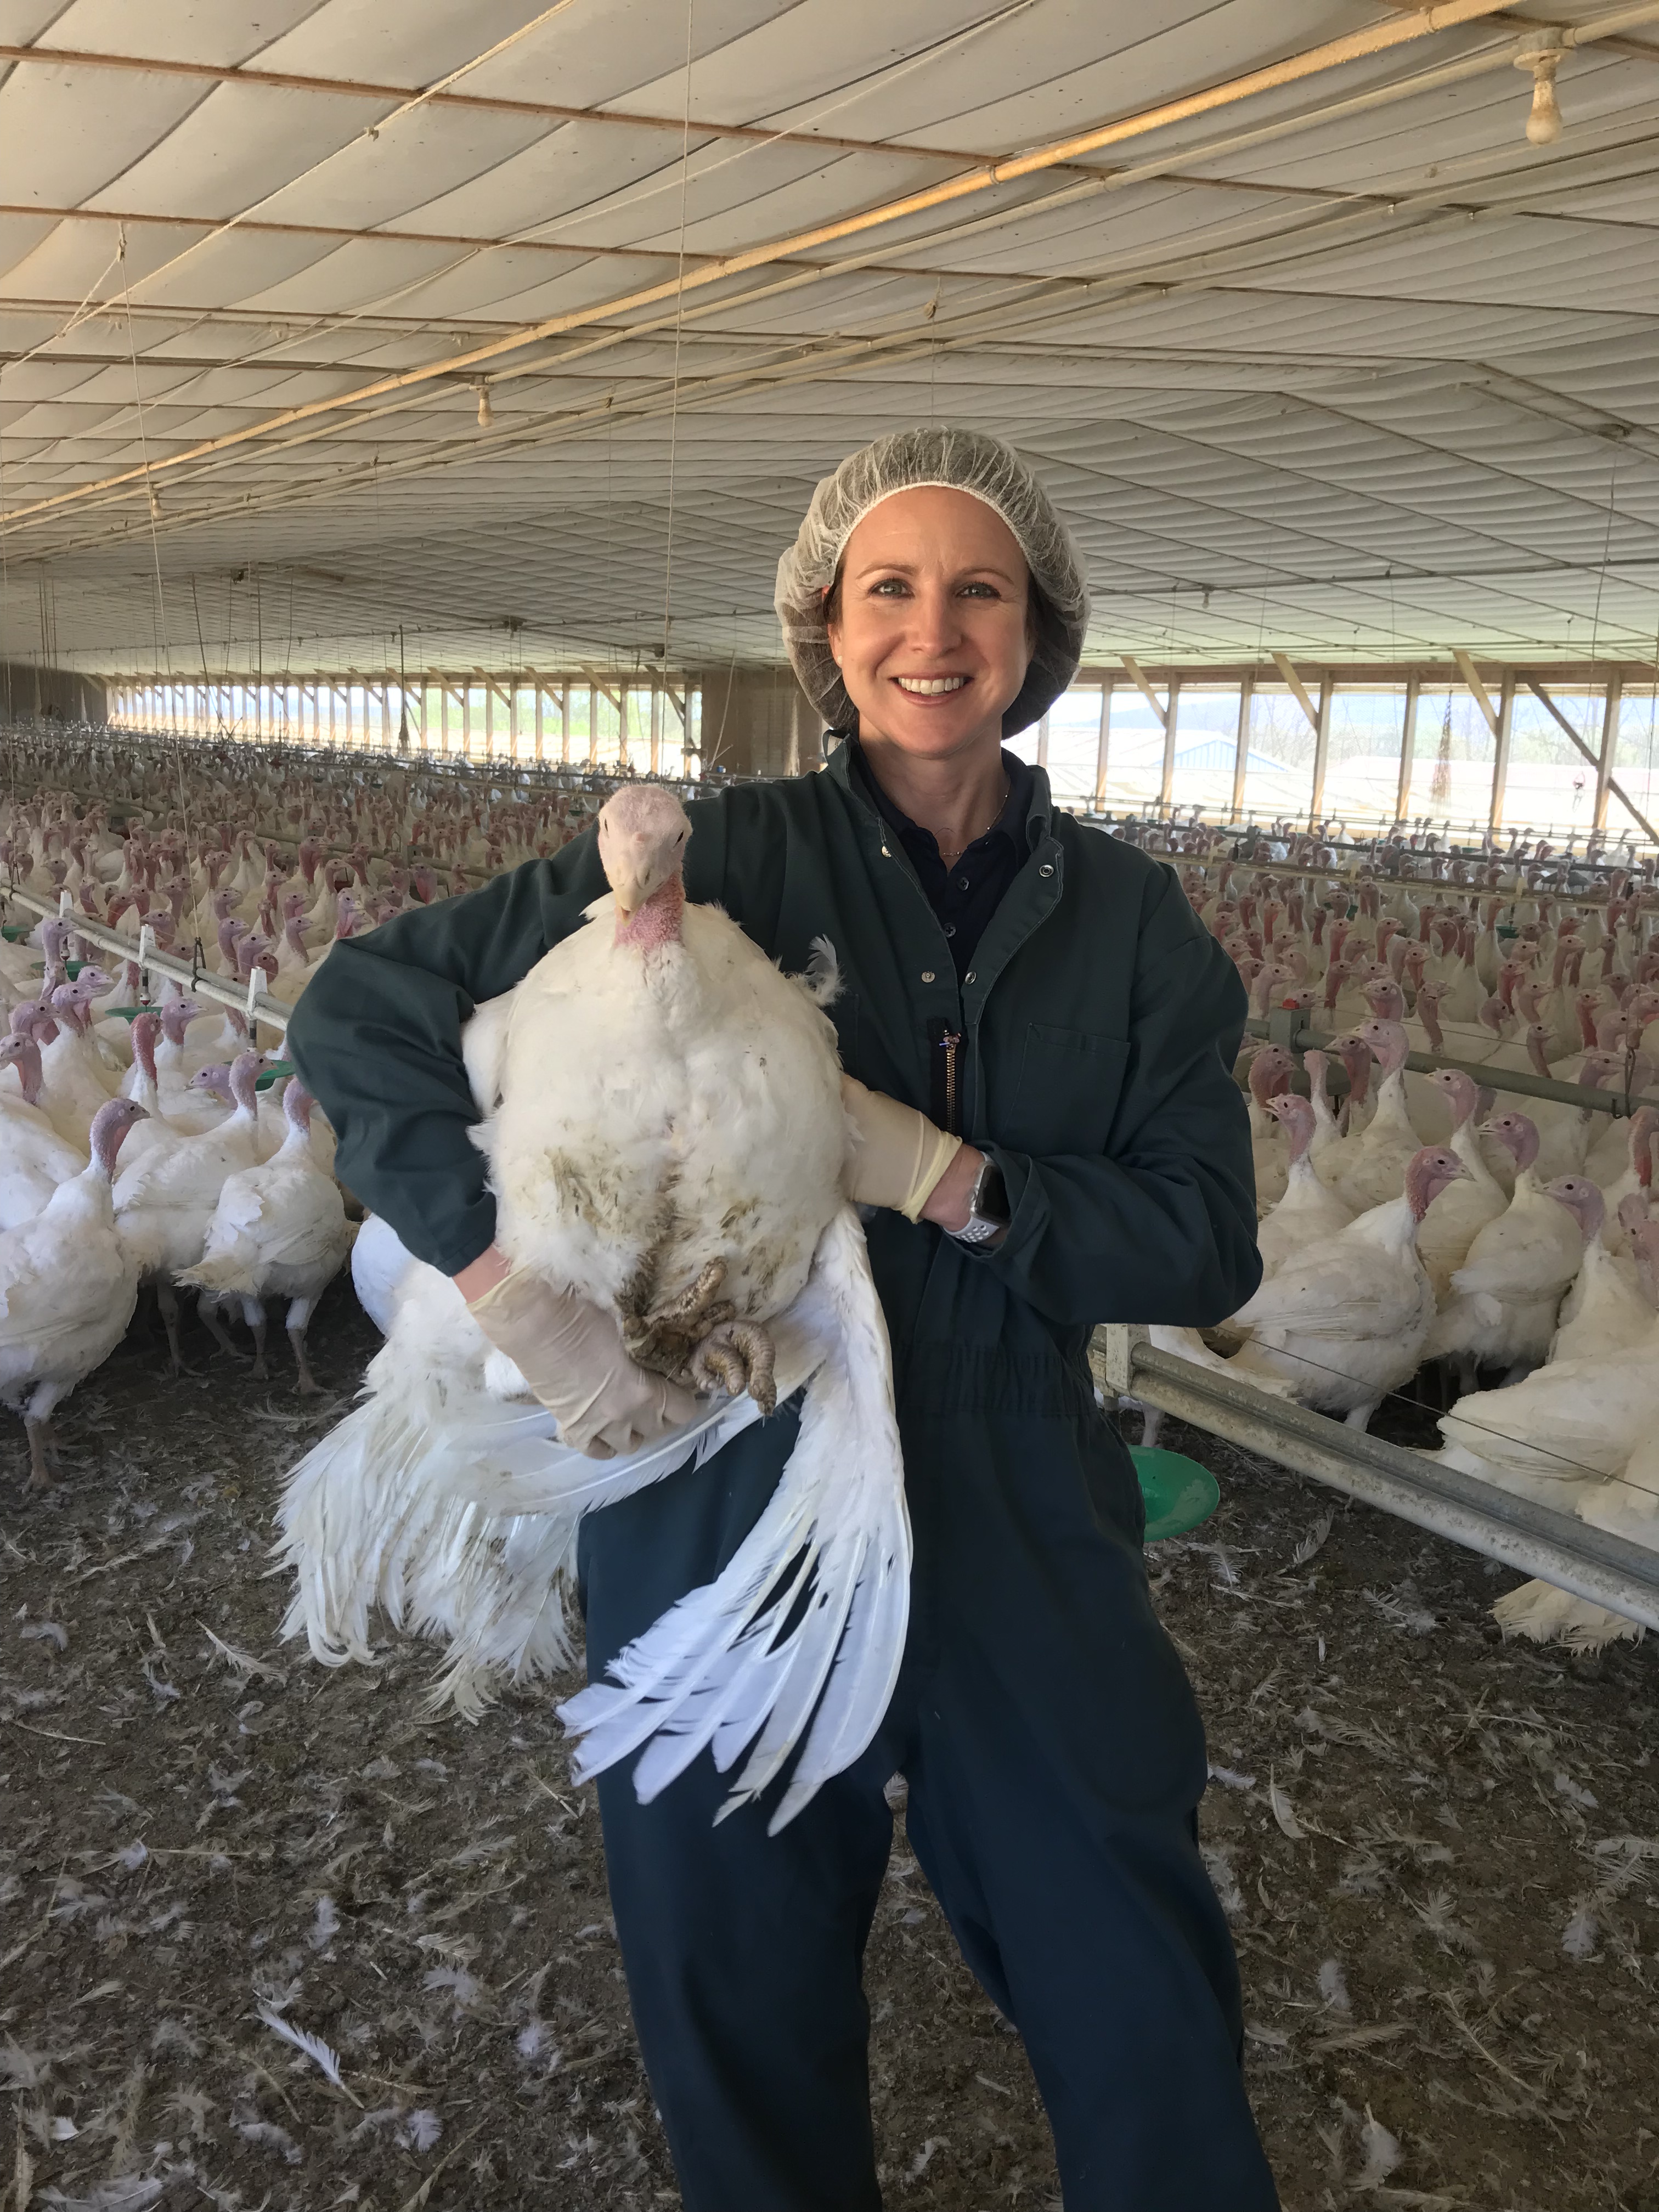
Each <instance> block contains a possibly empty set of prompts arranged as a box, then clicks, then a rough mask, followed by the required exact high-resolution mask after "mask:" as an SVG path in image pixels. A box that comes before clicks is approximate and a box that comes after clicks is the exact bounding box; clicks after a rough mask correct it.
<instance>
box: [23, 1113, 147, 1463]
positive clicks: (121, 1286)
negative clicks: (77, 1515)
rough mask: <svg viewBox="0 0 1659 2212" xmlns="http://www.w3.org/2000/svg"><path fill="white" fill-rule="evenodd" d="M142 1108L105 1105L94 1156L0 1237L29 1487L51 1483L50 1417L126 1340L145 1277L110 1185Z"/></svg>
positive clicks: (95, 1131) (96, 1125) (96, 1126)
mask: <svg viewBox="0 0 1659 2212" xmlns="http://www.w3.org/2000/svg"><path fill="white" fill-rule="evenodd" d="M143 1118H144V1114H143V1107H142V1106H138V1105H135V1104H134V1103H133V1102H132V1100H131V1099H130V1098H116V1099H108V1100H106V1102H105V1103H104V1104H103V1105H102V1106H101V1107H100V1109H99V1111H98V1112H97V1114H96V1115H94V1118H93V1124H92V1129H91V1132H90V1136H91V1146H92V1157H91V1158H90V1160H89V1161H88V1164H87V1165H86V1166H85V1167H84V1168H83V1169H82V1171H81V1172H80V1174H79V1175H77V1176H72V1177H71V1178H70V1180H69V1181H68V1182H62V1183H60V1184H59V1185H58V1188H57V1189H56V1190H55V1191H53V1193H52V1196H51V1198H50V1199H49V1200H47V1202H46V1206H44V1207H43V1209H42V1210H41V1212H39V1213H38V1214H36V1215H35V1217H34V1218H33V1220H32V1221H26V1222H24V1223H23V1224H22V1225H21V1227H20V1228H16V1229H9V1230H7V1231H5V1232H4V1234H3V1235H0V1398H3V1400H4V1401H5V1402H6V1404H7V1405H9V1407H11V1409H12V1411H13V1412H14V1413H17V1414H19V1415H20V1416H21V1419H22V1422H23V1426H24V1428H25V1430H26V1431H27V1435H28V1441H29V1479H30V1482H31V1486H33V1487H34V1488H37V1489H45V1488H46V1486H48V1485H49V1484H50V1482H51V1480H52V1474H51V1461H52V1414H53V1413H54V1411H55V1410H56V1408H57V1407H58V1406H59V1405H61V1404H62V1402H63V1401H64V1399H65V1398H66V1397H68V1395H69V1394H70V1391H71V1390H73V1389H74V1388H75V1386H76V1383H79V1382H81V1381H82V1379H83V1378H84V1377H85V1376H88V1375H90V1374H91V1372H92V1370H93V1369H94V1367H99V1366H101V1365H102V1364H103V1363H104V1361H105V1360H106V1359H107V1358H109V1355H110V1354H111V1352H113V1351H114V1349H115V1347H116V1346H117V1345H118V1343H119V1342H120V1341H121V1339H122V1338H123V1337H124V1336H125V1334H126V1330H127V1324H128V1322H130V1321H131V1319H132V1310H133V1307H134V1305H135V1304H137V1297H138V1270H137V1265H136V1263H135V1262H134V1261H133V1258H132V1255H131V1253H130V1252H129V1251H128V1249H127V1248H126V1246H125V1244H124V1243H122V1241H121V1239H120V1237H118V1236H117V1234H116V1231H115V1214H114V1208H113V1206H112V1203H111V1194H110V1185H111V1180H112V1176H113V1175H114V1172H115V1161H116V1155H117V1154H118V1152H119V1151H120V1149H121V1139H123V1137H125V1135H126V1133H127V1131H128V1130H129V1129H130V1128H131V1127H132V1125H133V1123H134V1122H135V1121H143Z"/></svg>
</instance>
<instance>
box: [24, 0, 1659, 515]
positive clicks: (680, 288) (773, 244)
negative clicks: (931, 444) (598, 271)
mask: <svg viewBox="0 0 1659 2212" xmlns="http://www.w3.org/2000/svg"><path fill="white" fill-rule="evenodd" d="M1508 4H1509V0H1443V4H1442V5H1440V6H1437V7H1432V8H1425V9H1421V10H1420V11H1417V12H1414V13H1413V14H1411V15H1399V16H1393V17H1390V18H1389V20H1388V21H1385V22H1382V23H1376V24H1372V25H1370V27H1367V28H1366V29H1364V30H1363V31H1357V32H1352V33H1349V34H1348V35H1347V36H1346V37H1344V38H1340V39H1334V40H1328V41H1327V42H1326V43H1324V44H1323V45H1321V46H1312V47H1310V48H1308V49H1307V50H1306V51H1305V52H1302V53H1299V54H1293V55H1291V56H1289V57H1287V58H1285V60H1283V61H1279V62H1274V63H1273V64H1269V65H1268V66H1267V68H1265V69H1259V70H1250V71H1249V72H1248V73H1247V74H1246V75H1244V76H1237V77H1233V78H1231V79H1230V80H1228V81H1227V82H1225V83H1222V84H1218V85H1213V86H1211V87H1210V88H1207V89H1206V90H1205V91H1203V92H1199V93H1193V94H1188V95H1187V96H1186V97H1185V98H1182V99H1180V100H1166V101H1163V102H1160V103H1159V104H1158V106H1153V107H1150V108H1145V109H1142V110H1141V111H1140V112H1139V113H1137V114H1134V115H1131V116H1126V117H1123V118H1121V119H1119V120H1118V121H1116V122H1113V123H1107V124H1102V125H1099V126H1098V127H1097V128H1096V129H1094V130H1091V131H1084V132H1081V133H1079V134H1078V135H1077V136H1075V137H1069V138H1064V139H1060V140H1056V141H1054V142H1051V143H1049V144H1048V145H1045V146H1042V147H1038V148H1036V149H1033V150H1031V151H1030V152H1029V153H1025V154H1019V155H1012V156H1010V157H1009V158H1007V159H1006V160H1003V161H993V162H987V163H986V164H985V165H983V166H982V167H977V168H975V169H972V170H970V171H969V172H967V173H965V174H963V175H962V176H959V177H953V178H949V179H945V180H944V181H942V182H941V183H939V184H937V185H930V186H928V187H927V189H926V190H924V191H919V192H912V193H908V194H907V195H905V196H904V197H902V198H900V199H896V200H890V201H887V202H885V203H884V204H881V205H879V206H877V207H873V208H868V209H866V210H863V211H862V212H860V213H859V214H856V215H851V216H842V217H840V218H839V219H838V220H836V221H835V222H828V223H822V224H819V225H817V226H816V227H815V228H811V229H810V230H805V231H799V232H796V233H795V234H793V235H792V236H790V237H787V238H781V239H773V240H769V241H768V242H767V243H765V244H763V245H761V246H751V247H750V248H749V249H748V250H747V251H746V252H741V253H736V254H731V255H728V256H726V257H725V258H721V259H719V260H715V261H711V262H708V263H705V264H703V265H702V267H700V268H694V269H686V270H681V271H680V272H678V274H677V275H676V276H671V277H669V278H665V280H664V281H663V282H661V283H657V284H653V285H647V286H645V287H643V288H642V289H639V290H637V291H634V292H629V293H625V294H623V295H620V296H619V297H617V298H613V299H611V300H607V301H596V302H594V303H593V304H592V306H589V307H580V308H574V309H572V310H571V311H569V312H568V313H565V314H562V315H554V316H550V317H549V318H548V319H545V320H544V321H542V322H539V323H536V324H532V325H528V326H527V327H526V328H525V329H524V330H522V331H516V332H514V333H513V334H512V335H511V336H510V337H502V338H498V339H495V340H492V341H491V342H490V343H489V344H487V345H483V346H477V347H474V348H473V349H471V351H470V352H467V353H464V354H459V355H451V356H449V357H448V358H447V359H445V360H441V361H432V362H423V363H422V364H421V365H420V366H418V367H416V368H410V369H404V370H402V371H400V372H398V374H394V375H392V376H386V377H381V378H380V379H378V380H375V381H374V382H373V383H370V384H366V385H362V386H359V387H358V388H357V389H356V391H353V392H342V393H338V394H337V395H336V396H334V397H333V398H327V399H315V400H309V401H307V402H306V403H305V404H302V405H301V406H298V407H291V408H288V409H286V410H283V411H282V412H281V413H279V414H276V415H272V416H268V417H266V419H265V420H264V422H254V423H249V424H248V425H246V427H245V428H242V429H240V430H234V431H229V432H227V433H225V434H224V435H222V436H221V437H218V438H210V439H205V440H203V441H200V442H198V443H197V444H196V445H194V446H190V447H185V449H184V450H183V451H182V452H180V453H173V454H166V455H161V456H158V457H157V458H156V459H154V460H152V461H150V462H149V464H148V465H143V466H140V467H137V468H134V469H127V470H124V471H119V472H118V473H117V474H115V475H112V476H108V477H100V479H98V480H97V481H96V482H94V483H88V484H82V485H78V486H76V489H74V490H72V491H67V492H59V493H57V494H55V495H53V496H52V498H50V499H46V500H38V501H34V502H33V503H32V504H31V505H29V506H27V507H20V508H18V509H17V510H16V511H15V513H14V514H12V515H10V516H9V517H7V518H6V520H7V522H8V524H9V526H10V525H15V524H16V523H18V522H21V521H22V520H26V519H27V518H28V517H30V516H33V515H36V514H42V513H51V512H53V511H56V510H59V509H62V508H63V507H69V506H72V505H75V504H76V503H77V502H79V501H82V500H85V499H88V498H89V497H91V496H92V495H94V494H95V493H99V492H104V491H108V490H111V489H114V488H116V487H118V486H119V485H123V484H132V483H149V482H150V481H151V480H152V479H153V478H154V477H155V476H156V475H158V474H160V473H161V471H165V470H173V469H178V468H182V467H184V466H185V465H187V464H188V463H190V462H192V461H197V460H202V459H206V458H207V457H208V456H209V455H210V454H213V453H223V452H226V451H228V450H229V449H230V448H232V447H238V446H244V445H247V444H249V443H251V442H252V441H254V440H256V439H258V438H262V437H267V436H269V435H270V434H271V433H272V432H274V431H276V430H281V429H285V428H288V427H289V425H290V424H293V423H295V422H307V421H309V420H312V419H313V418H314V417H315V416H320V415H329V414H333V413H336V412H337V411H338V410H341V409H342V408H349V407H357V406H361V405H362V404H364V403H365V402H367V401H368V400H372V399H379V398H384V397H386V395H387V394H389V393H392V392H402V391H406V390H408V389H409V388H410V387H411V386H416V385H421V384H427V383H431V382H433V381H435V380H438V379H453V378H454V377H456V376H458V375H460V374H463V373H464V372H465V371H468V370H471V369H474V368H480V367H482V366H483V364H484V363H485V362H493V361H496V360H498V359H500V358H501V356H503V355H506V354H508V353H511V352H514V351H516V350H517V349H520V347H522V346H526V345H533V344H536V343H539V342H541V341H543V340H544V339H547V338H550V337H558V336H561V335H562V333H563V332H565V331H572V330H577V329H580V328H583V327H585V326H586V325H588V324H591V323H595V322H599V321H603V320H605V319H608V318H610V317H611V316H614V315H619V314H624V313H629V312H631V311H632V310H634V309H635V308H639V307H654V306H656V305H657V304H659V302H660V301H665V300H671V299H675V298H678V297H679V296H680V295H683V294H684V293H686V292H690V291H695V290H701V289H703V288H704V287H706V286H708V285H710V284H716V283H721V282H723V281H724V280H725V279H726V278H727V277H729V276H738V275H741V274H742V273H744V271H746V270H750V269H758V268H762V267H764V266H766V265H767V264H770V263H773V262H775V261H779V260H782V259H785V258H788V257H789V256H791V255H794V254H801V253H807V252H811V251H813V249H814V248H816V247H817V246H826V245H829V244H832V243H834V242H835V241H836V240H838V239H842V238H850V237H854V236H856V235H858V234H860V233H862V232H865V231H868V230H873V229H877V228H881V227H883V226H884V225H885V224H888V223H892V222H900V221H902V220H903V219H904V218H905V217H907V216H913V215H920V214H925V213H926V212H927V210H929V209H930V208H934V207H943V206H945V205H947V204H951V203H952V202H954V201H957V200H961V199H966V198H969V197H973V196H975V195H976V194H978V193H981V192H985V191H991V190H992V189H994V187H995V186H996V185H1003V184H1009V183H1012V182H1016V181H1018V179H1020V178H1022V177H1026V176H1032V175H1036V174H1037V173H1039V172H1041V171H1042V170H1045V169H1051V168H1055V167H1060V166H1061V165H1063V164H1065V163H1066V162H1069V161H1079V160H1081V159H1083V158H1084V157H1085V155H1090V154H1093V153H1098V152H1100V151H1102V150H1103V149H1104V148H1106V147H1108V146H1114V145H1120V144H1122V143H1126V142H1127V141H1128V140H1130V139H1133V138H1137V137H1145V136H1146V134H1148V133H1149V132H1152V131H1161V130H1165V129H1168V128H1170V127H1171V126H1172V125H1176V124H1180V123H1184V122H1189V121H1191V120H1192V119H1193V118H1194V117H1197V116H1200V115H1206V114H1209V113H1212V112H1214V111H1215V110H1216V109H1218V108H1222V107H1227V106H1234V105H1236V104H1237V102H1239V101H1241V100H1249V99H1251V98H1253V97H1255V95H1257V94H1261V93H1266V92H1273V91H1278V90H1281V89H1283V88H1285V87H1286V86H1289V85H1293V84H1297V83H1301V82H1305V81H1307V80H1308V79H1310V78H1313V77H1316V76H1322V75H1324V74H1326V73H1327V72H1328V71H1329V70H1335V69H1340V68H1342V67H1344V66H1345V65H1346V64H1348V63H1350V62H1354V61H1360V60H1364V59H1365V58H1368V57H1370V55H1373V54H1379V53H1383V52H1388V51H1389V50H1390V49H1392V48H1394V47H1396V46H1406V45H1409V44H1411V43H1413V42H1414V41H1415V40H1419V39H1424V38H1427V37H1430V36H1431V35H1433V34H1434V33H1438V32H1442V31H1445V30H1449V29H1452V28H1455V27H1456V26H1458V25H1460V24H1463V23H1471V22H1477V21H1480V20H1482V19H1483V18H1487V17H1491V16H1494V15H1500V14H1502V13H1503V12H1504V9H1506V7H1507V6H1508ZM1656 17H1659V0H1640V4H1638V5H1636V6H1633V7H1627V8H1624V9H1620V10H1618V11H1617V13H1616V14H1615V15H1611V16H1608V17H1606V18H1601V19H1598V21H1597V22H1596V23H1593V24H1586V25H1583V26H1581V27H1578V29H1577V32H1576V33H1574V36H1575V39H1576V40H1577V41H1580V42H1582V41H1583V40H1587V39H1589V38H1591V37H1593V36H1594V35H1595V33H1596V31H1597V30H1598V28H1599V29H1601V30H1604V31H1610V30H1612V29H1614V28H1621V29H1622V28H1624V27H1626V26H1627V25H1629V24H1631V23H1632V22H1644V21H1650V20H1651V19H1653V18H1656ZM1509 59H1510V55H1509V51H1508V48H1507V46H1506V47H1505V48H1504V49H1503V50H1501V51H1499V52H1496V53H1495V54H1494V55H1493V57H1492V66H1494V67H1497V66H1500V65H1501V66H1507V65H1508V63H1509ZM1087 188H1088V187H1086V186H1085V189H1087Z"/></svg>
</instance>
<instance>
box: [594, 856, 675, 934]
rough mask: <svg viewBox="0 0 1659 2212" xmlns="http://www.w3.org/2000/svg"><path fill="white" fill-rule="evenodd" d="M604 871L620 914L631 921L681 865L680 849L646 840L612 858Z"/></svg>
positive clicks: (624, 919)
mask: <svg viewBox="0 0 1659 2212" xmlns="http://www.w3.org/2000/svg"><path fill="white" fill-rule="evenodd" d="M609 857H610V860H611V865H610V866H607V868H606V870H605V872H606V874H607V875H608V876H609V877H610V879H611V890H612V891H613V892H614V893H615V895H616V900H617V913H618V914H619V915H621V916H622V918H623V921H632V920H633V918H634V916H635V915H636V914H637V913H638V911H639V909H640V908H641V907H642V906H643V905H644V904H645V902H646V901H647V899H648V898H650V897H651V896H653V893H655V892H657V891H659V890H661V889H662V887H663V885H664V884H665V883H666V882H667V881H668V878H670V876H671V875H672V874H673V872H674V871H675V869H676V868H677V867H678V866H679V853H678V848H673V849H669V850H665V848H663V847H661V846H660V845H653V844H651V843H649V842H647V840H646V839H645V838H643V837H640V838H636V839H635V840H634V841H633V849H632V850H631V851H629V852H625V853H617V854H614V855H611V856H609Z"/></svg>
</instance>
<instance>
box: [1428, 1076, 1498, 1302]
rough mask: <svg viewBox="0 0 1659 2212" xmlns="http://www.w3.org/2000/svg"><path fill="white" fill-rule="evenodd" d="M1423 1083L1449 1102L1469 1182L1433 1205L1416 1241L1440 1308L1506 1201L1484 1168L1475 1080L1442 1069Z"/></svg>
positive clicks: (1456, 1148) (1456, 1146) (1455, 1141)
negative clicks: (1472, 1248)
mask: <svg viewBox="0 0 1659 2212" xmlns="http://www.w3.org/2000/svg"><path fill="white" fill-rule="evenodd" d="M1427 1081H1428V1083H1429V1084H1430V1085H1431V1086H1432V1087H1433V1088H1434V1089H1435V1090H1436V1091H1437V1093H1438V1095H1439V1096H1440V1097H1443V1098H1444V1099H1446V1100H1447V1101H1448V1102H1449V1111H1450V1116H1451V1121H1452V1135H1451V1148H1452V1150H1453V1152H1455V1153H1456V1155H1457V1157H1458V1158H1459V1159H1460V1160H1462V1163H1463V1164H1464V1166H1465V1167H1466V1168H1467V1169H1468V1171H1469V1174H1468V1182H1460V1183H1455V1184H1454V1185H1453V1186H1452V1188H1450V1189H1449V1190H1448V1191H1445V1192H1443V1194H1442V1195H1441V1196H1440V1197H1439V1199H1437V1200H1436V1203H1435V1206H1434V1210H1433V1212H1431V1214H1430V1215H1429V1217H1428V1218H1427V1219H1426V1220H1425V1222H1424V1224H1423V1231H1422V1234H1421V1235H1420V1236H1419V1238H1418V1240H1417V1249H1418V1251H1419V1254H1420V1255H1422V1260H1423V1265H1424V1266H1425V1267H1426V1268H1427V1269H1428V1271H1429V1280H1430V1281H1431V1283H1432V1284H1433V1285H1434V1295H1435V1298H1436V1301H1437V1304H1441V1305H1443V1304H1445V1303H1446V1301H1447V1299H1448V1298H1449V1297H1450V1296H1451V1294H1452V1293H1451V1279H1452V1277H1453V1275H1454V1274H1455V1272H1456V1271H1457V1269H1458V1268H1459V1267H1462V1264H1463V1262H1464V1261H1465V1260H1467V1259H1468V1255H1469V1247H1470V1245H1471V1244H1473V1243H1474V1240H1475V1238H1476V1237H1478V1236H1479V1235H1480V1231H1482V1230H1483V1229H1484V1228H1485V1227H1486V1224H1487V1223H1488V1222H1489V1221H1496V1220H1497V1218H1498V1215H1499V1214H1500V1213H1502V1212H1504V1209H1505V1208H1506V1207H1507V1206H1508V1205H1509V1202H1510V1201H1509V1199H1508V1197H1507V1196H1506V1194H1504V1189H1503V1187H1502V1185H1501V1184H1500V1183H1499V1182H1498V1180H1497V1178H1496V1177H1495V1176H1493V1175H1492V1170H1490V1169H1489V1168H1488V1167H1487V1165H1486V1155H1485V1153H1484V1152H1482V1151H1481V1148H1480V1138H1479V1136H1478V1134H1477V1133H1476V1131H1475V1128H1474V1116H1475V1115H1476V1113H1477V1112H1478V1111H1479V1110H1480V1099H1481V1096H1482V1094H1481V1093H1480V1091H1478V1090H1477V1089H1476V1088H1475V1085H1474V1077H1473V1076H1469V1075H1465V1074H1464V1073H1463V1071H1462V1069H1461V1068H1452V1067H1442V1068H1437V1070H1436V1071H1435V1073H1433V1074H1432V1075H1431V1076H1430V1077H1428V1078H1427ZM1486 1095H1487V1096H1488V1097H1490V1095H1491V1094H1490V1093H1487V1094H1486Z"/></svg>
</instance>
